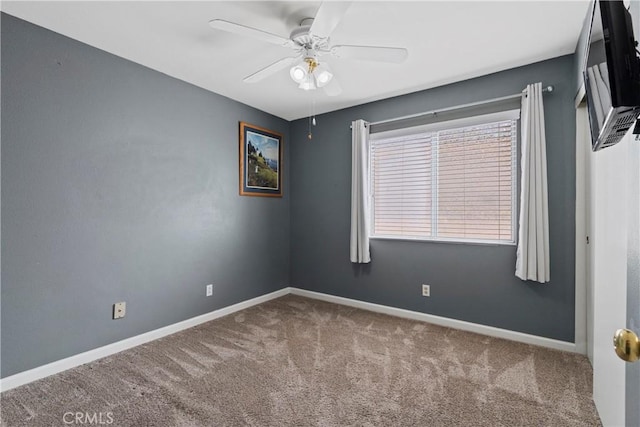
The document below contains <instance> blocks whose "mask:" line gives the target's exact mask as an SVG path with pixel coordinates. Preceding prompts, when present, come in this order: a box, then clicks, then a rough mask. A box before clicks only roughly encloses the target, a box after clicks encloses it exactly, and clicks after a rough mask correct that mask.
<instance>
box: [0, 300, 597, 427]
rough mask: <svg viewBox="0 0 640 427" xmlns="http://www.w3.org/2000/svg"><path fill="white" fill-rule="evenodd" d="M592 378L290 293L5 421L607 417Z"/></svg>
mask: <svg viewBox="0 0 640 427" xmlns="http://www.w3.org/2000/svg"><path fill="white" fill-rule="evenodd" d="M591 376H592V371H591V367H590V365H589V363H588V361H587V359H586V358H585V357H583V356H580V355H575V354H571V353H564V352H558V351H553V350H547V349H544V348H539V347H534V346H529V345H525V344H518V343H513V342H510V341H505V340H501V339H496V338H489V337H485V336H482V335H476V334H472V333H467V332H461V331H457V330H453V329H448V328H443V327H438V326H434V325H430V324H426V323H420V322H416V321H411V320H405V319H400V318H395V317H391V316H385V315H381V314H376V313H371V312H367V311H363V310H358V309H353V308H349V307H344V306H340V305H334V304H329V303H325V302H320V301H315V300H310V299H306V298H302V297H297V296H292V295H289V296H285V297H282V298H279V299H277V300H273V301H270V302H267V303H265V304H262V305H259V306H256V307H253V308H250V309H247V310H244V311H242V312H238V313H236V314H233V315H230V316H227V317H225V318H221V319H218V320H214V321H212V322H208V323H205V324H202V325H200V326H197V327H195V328H192V329H189V330H186V331H183V332H180V333H178V334H175V335H172V336H169V337H166V338H163V339H160V340H157V341H154V342H152V343H148V344H145V345H142V346H139V347H136V348H134V349H131V350H128V351H125V352H122V353H119V354H116V355H113V356H110V357H107V358H104V359H101V360H98V361H96V362H93V363H90V364H87V365H83V366H80V367H78V368H75V369H72V370H69V371H66V372H63V373H60V374H58V375H55V376H52V377H49V378H45V379H42V380H39V381H36V382H34V383H31V384H28V385H25V386H22V387H19V388H16V389H13V390H10V391H8V392H5V393H3V394H2V396H1V403H0V405H1V410H2V415H1V416H2V426H8V427H13V426H29V427H32V426H64V425H73V424H65V422H64V421H69V420H71V421H74V418H73V417H75V413H76V412H80V415H81V416H82V417H85V418H83V419H81V420H84V422H85V425H87V424H89V423H88V422H87V421H91V420H96V421H97V418H95V417H99V416H101V417H102V418H101V420H102V423H103V425H112V426H243V425H249V426H285V425H287V426H492V427H496V426H553V427H558V426H598V425H600V421H599V419H598V416H597V413H596V410H595V407H594V405H593V401H592V398H591ZM65 413H72V414H71V415H69V414H67V415H65ZM87 416H88V418H87ZM65 417H66V418H65ZM92 417H94V418H92ZM109 421H111V423H109ZM97 424H98V423H97V422H94V425H97ZM75 425H79V423H76V424H75Z"/></svg>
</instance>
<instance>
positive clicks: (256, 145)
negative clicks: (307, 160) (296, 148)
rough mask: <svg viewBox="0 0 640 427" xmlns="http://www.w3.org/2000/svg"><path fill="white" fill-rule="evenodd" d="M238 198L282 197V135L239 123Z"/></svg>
mask: <svg viewBox="0 0 640 427" xmlns="http://www.w3.org/2000/svg"><path fill="white" fill-rule="evenodd" d="M240 195H242V196H267V197H282V135H281V134H279V133H278V132H274V131H271V130H269V129H265V128H262V127H259V126H254V125H250V124H248V123H245V122H240Z"/></svg>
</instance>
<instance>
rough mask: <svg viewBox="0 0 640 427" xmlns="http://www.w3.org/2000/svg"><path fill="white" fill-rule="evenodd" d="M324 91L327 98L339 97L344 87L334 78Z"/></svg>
mask: <svg viewBox="0 0 640 427" xmlns="http://www.w3.org/2000/svg"><path fill="white" fill-rule="evenodd" d="M322 90H323V91H324V93H325V94H326V95H327V96H338V95H340V94H341V93H342V86H340V82H338V79H336V77H335V76H334V77H333V78H332V79H331V81H330V82H329V83H328V84H327V85H326V86H323V87H322Z"/></svg>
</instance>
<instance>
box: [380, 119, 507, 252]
mask: <svg viewBox="0 0 640 427" xmlns="http://www.w3.org/2000/svg"><path fill="white" fill-rule="evenodd" d="M510 113H512V114H510V116H509V117H513V118H507V119H506V120H505V119H499V120H496V115H491V116H490V117H484V118H483V120H482V119H481V120H479V118H478V117H476V118H473V119H470V120H466V122H467V125H460V121H456V122H455V123H454V122H449V123H439V124H438V125H437V126H430V127H429V126H423V127H421V128H420V129H419V131H417V132H415V129H414V132H415V133H411V130H410V129H407V130H404V132H398V131H397V130H396V131H394V133H395V135H393V136H390V137H386V138H385V137H384V134H383V135H379V136H377V137H374V138H372V140H371V145H370V147H371V148H370V149H371V192H372V207H373V209H372V215H373V221H372V236H373V237H391V238H393V237H395V238H416V239H433V240H456V241H459V240H460V241H489V242H503V243H513V242H514V240H515V239H514V224H515V210H516V205H515V190H516V188H515V183H516V175H517V173H516V167H517V162H516V148H517V119H516V118H515V117H516V116H514V114H515V113H513V112H510ZM498 117H499V116H498ZM499 118H500V117H499ZM502 118H503V117H502ZM489 119H492V120H491V121H488V122H487V120H489ZM463 123H464V122H463ZM469 123H472V124H469ZM454 126H455V127H454ZM403 133H404V134H403Z"/></svg>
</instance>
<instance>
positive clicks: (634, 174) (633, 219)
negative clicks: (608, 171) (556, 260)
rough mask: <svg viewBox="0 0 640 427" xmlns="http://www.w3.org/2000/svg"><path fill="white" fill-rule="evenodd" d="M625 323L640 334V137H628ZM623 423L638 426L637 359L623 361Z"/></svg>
mask: <svg viewBox="0 0 640 427" xmlns="http://www.w3.org/2000/svg"><path fill="white" fill-rule="evenodd" d="M628 144H629V148H628V151H629V171H628V173H629V192H628V197H629V220H628V222H627V229H628V232H629V237H628V240H627V323H626V327H627V328H628V329H630V330H632V331H634V332H635V333H636V334H638V335H640V141H637V140H636V141H629V143H628ZM626 425H627V426H640V362H635V363H627V364H626Z"/></svg>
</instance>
